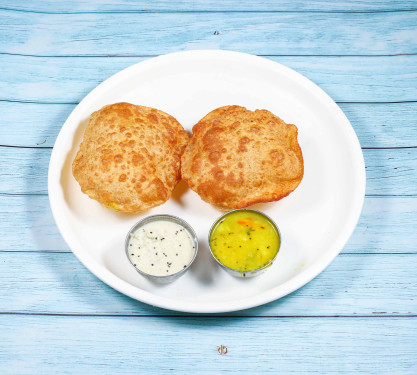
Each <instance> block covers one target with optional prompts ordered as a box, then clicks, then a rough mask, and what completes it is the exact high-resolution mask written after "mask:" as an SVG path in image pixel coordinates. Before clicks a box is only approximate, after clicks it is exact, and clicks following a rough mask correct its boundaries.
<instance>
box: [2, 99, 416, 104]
mask: <svg viewBox="0 0 417 375" xmlns="http://www.w3.org/2000/svg"><path fill="white" fill-rule="evenodd" d="M0 102H5V103H22V104H25V103H28V104H59V105H63V104H73V105H77V104H79V103H80V102H50V101H42V100H24V99H4V98H3V99H1V98H0ZM336 103H337V104H408V103H417V99H416V100H414V99H413V100H399V101H387V102H375V101H369V102H363V101H361V102H359V101H358V102H355V101H343V100H338V101H336Z"/></svg>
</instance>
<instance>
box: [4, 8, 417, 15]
mask: <svg viewBox="0 0 417 375" xmlns="http://www.w3.org/2000/svg"><path fill="white" fill-rule="evenodd" d="M0 11H6V12H21V13H36V14H50V15H62V14H142V13H143V14H149V13H154V14H178V13H185V14H186V13H194V14H197V13H293V14H295V13H316V14H317V13H318V14H320V13H323V14H329V13H331V14H369V13H375V14H378V13H402V12H416V11H417V9H415V8H411V9H410V8H404V9H386V10H383V9H381V10H371V9H369V10H328V11H323V10H235V9H233V10H232V9H231V10H192V9H190V10H185V9H178V10H158V9H154V10H150V9H141V10H119V11H117V10H108V11H78V12H71V11H61V12H51V11H42V10H32V9H18V8H7V7H0Z"/></svg>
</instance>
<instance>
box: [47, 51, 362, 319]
mask: <svg viewBox="0 0 417 375" xmlns="http://www.w3.org/2000/svg"><path fill="white" fill-rule="evenodd" d="M121 101H127V102H131V103H134V104H140V105H145V106H150V107H155V108H158V109H161V110H163V111H165V112H167V113H169V114H171V115H173V116H174V117H175V118H176V119H177V120H178V121H179V122H180V123H181V124H182V125H183V126H184V127H185V128H186V130H188V131H191V128H192V126H193V125H194V124H195V123H196V122H197V121H198V120H199V119H200V118H202V117H203V116H204V115H206V114H207V113H208V112H210V111H211V110H213V109H215V108H217V107H220V106H224V105H230V104H237V105H241V106H245V107H247V108H249V109H252V110H254V109H268V110H270V111H271V112H273V113H274V114H276V115H277V116H279V117H281V118H282V119H283V120H284V121H286V122H287V123H294V124H296V125H297V127H298V130H299V143H300V145H301V148H302V151H303V155H304V163H305V175H304V178H303V181H302V182H301V184H300V186H299V187H298V188H297V189H296V190H295V191H294V192H293V193H292V194H290V195H289V196H288V197H286V198H284V199H282V200H281V201H279V202H273V203H268V204H263V205H256V206H255V208H256V209H260V210H261V211H263V212H265V213H266V214H267V215H269V216H271V217H272V218H273V219H274V220H275V221H276V223H277V224H278V226H279V228H280V230H281V234H282V247H281V250H280V252H279V254H278V257H277V260H276V262H275V263H274V265H273V266H272V267H271V268H270V269H269V270H268V271H267V272H266V273H264V274H263V275H261V276H259V277H256V278H253V279H238V278H234V277H232V276H230V275H228V274H227V273H226V272H225V271H223V270H222V269H220V267H219V266H217V265H216V263H215V262H214V260H213V259H212V258H211V256H210V253H209V249H208V243H207V232H208V230H209V228H210V226H211V224H212V223H213V222H214V220H216V218H217V217H218V216H219V215H221V212H220V211H218V210H216V209H215V208H213V207H212V206H210V205H209V204H207V203H205V202H203V201H201V199H200V198H199V196H198V195H197V194H196V193H194V192H193V191H191V190H190V189H188V187H187V186H186V185H185V183H184V182H181V183H180V184H179V185H178V186H177V188H176V190H175V192H174V194H173V197H172V198H171V199H170V200H169V201H168V202H167V203H165V204H163V205H162V206H159V207H156V208H154V209H151V210H149V211H147V212H145V213H143V214H141V215H126V214H121V213H117V212H115V211H112V210H109V209H106V208H104V207H103V206H101V205H100V204H99V203H97V202H96V201H94V200H92V199H90V198H88V197H87V196H86V195H84V194H82V193H81V191H80V188H79V186H78V184H77V182H76V181H75V179H74V178H73V176H72V173H71V164H72V161H73V159H74V156H75V154H76V152H77V150H78V145H79V143H80V142H81V139H82V135H83V131H84V129H85V126H86V124H87V121H88V117H89V115H90V114H91V113H92V112H93V111H95V110H98V109H99V108H101V107H102V106H104V105H106V104H110V103H115V102H121ZM48 179H49V181H48V189H49V199H50V204H51V207H52V212H53V215H54V217H55V221H56V223H57V225H58V228H59V230H60V231H61V233H62V236H63V237H64V239H65V241H66V242H67V244H68V246H69V247H70V248H71V250H72V251H73V253H74V254H75V255H76V256H77V257H78V259H79V260H80V261H81V262H82V263H83V264H84V265H85V266H86V267H87V268H88V269H89V270H90V271H91V272H92V273H93V274H95V275H96V276H97V277H98V278H100V279H101V280H102V281H104V282H105V283H106V284H108V285H110V286H111V287H113V288H115V289H117V290H118V291H120V292H122V293H124V294H126V295H128V296H130V297H132V298H135V299H137V300H140V301H143V302H146V303H148V304H151V305H155V306H159V307H163V308H167V309H172V310H178V311H187V312H198V313H212V312H227V311H234V310H240V309H246V308H249V307H253V306H258V305H261V304H264V303H266V302H270V301H273V300H275V299H277V298H280V297H282V296H285V295H286V294H288V293H291V292H292V291H294V290H296V289H298V288H300V287H301V286H303V285H304V284H306V283H307V282H309V281H310V280H311V279H312V278H314V277H315V276H317V275H318V274H319V273H320V272H321V271H323V269H324V268H325V267H326V266H327V265H328V264H329V263H330V262H331V261H332V260H333V259H334V258H335V257H336V256H337V254H338V253H339V252H340V251H341V250H342V248H343V246H344V245H345V243H346V242H347V240H348V239H349V237H350V235H351V233H352V231H353V229H354V228H355V225H356V223H357V221H358V218H359V215H360V211H361V208H362V204H363V200H364V193H365V167H364V161H363V156H362V152H361V148H360V145H359V142H358V139H357V137H356V134H355V132H354V130H353V129H352V127H351V125H350V123H349V121H348V119H347V118H346V117H345V116H344V114H343V112H342V111H341V110H340V108H339V107H338V106H337V105H336V104H335V103H334V102H333V100H332V99H331V98H330V97H329V96H328V95H327V94H326V93H325V92H324V91H323V90H321V89H320V88H319V87H317V86H316V85H315V84H314V83H312V82H311V81H310V80H308V79H307V78H305V77H303V76H302V75H300V74H298V73H296V72H295V71H293V70H291V69H289V68H287V67H285V66H282V65H280V64H277V63H275V62H272V61H270V60H267V59H264V58H260V57H256V56H252V55H247V54H243V53H238V52H229V51H188V52H179V53H173V54H168V55H164V56H160V57H156V58H152V59H149V60H146V61H144V62H141V63H139V64H136V65H133V66H131V67H129V68H127V69H125V70H123V71H121V72H119V73H117V74H115V75H114V76H113V77H111V78H109V79H107V80H106V81H105V82H103V83H102V84H100V85H99V86H98V87H97V88H95V89H94V90H93V91H92V92H91V93H90V94H88V95H87V96H86V97H85V98H84V99H83V100H82V101H81V103H80V104H79V105H78V106H77V107H76V108H75V109H74V111H73V112H72V113H71V115H70V116H69V117H68V119H67V121H66V122H65V124H64V126H63V127H62V129H61V132H60V133H59V135H58V138H57V140H56V142H55V146H54V149H53V152H52V156H51V161H50V165H49V175H48ZM160 213H164V214H173V215H176V216H180V217H181V218H183V219H185V220H186V221H188V222H189V223H191V224H192V226H193V227H194V229H195V231H196V233H197V235H198V238H199V253H198V256H197V258H196V260H195V262H194V264H193V265H192V266H191V268H190V269H189V271H188V272H187V273H186V274H185V275H184V276H183V277H182V278H180V279H179V280H177V281H175V282H174V283H172V284H169V285H165V286H160V285H155V284H153V283H152V282H150V281H148V280H147V279H145V278H143V277H142V276H141V275H140V274H138V273H137V272H136V270H135V269H134V268H133V267H132V266H131V265H130V263H129V261H128V260H127V258H126V255H125V252H124V240H125V235H126V233H127V232H128V230H129V229H130V227H131V226H132V225H133V224H134V223H135V222H137V221H138V220H140V219H141V218H143V217H144V216H148V215H155V214H160ZM104 298H105V296H104Z"/></svg>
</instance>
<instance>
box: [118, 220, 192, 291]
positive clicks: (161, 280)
mask: <svg viewBox="0 0 417 375" xmlns="http://www.w3.org/2000/svg"><path fill="white" fill-rule="evenodd" d="M154 221H170V222H172V223H176V224H179V225H181V226H182V227H183V228H184V229H185V230H186V231H187V232H188V234H189V235H190V237H191V239H192V241H193V244H194V256H193V258H192V259H191V261H190V263H188V264H187V267H185V268H183V269H181V270H180V271H178V272H176V273H174V274H171V275H166V276H155V275H150V274H148V273H146V272H143V271H141V270H140V269H138V268H137V267H135V265H134V264H133V263H132V261H131V259H130V257H129V243H130V240H131V238H132V237H133V235H134V233H135V232H136V230H137V229H139V228H140V227H142V226H144V225H145V224H148V223H151V222H154ZM125 251H126V256H127V259H128V260H129V262H130V264H131V265H132V266H133V267H134V268H135V270H136V271H138V272H139V273H140V274H141V275H143V276H145V277H147V278H148V279H149V280H152V281H155V282H157V283H161V284H167V283H170V282H172V281H174V280H176V279H178V278H179V277H180V276H182V275H183V274H184V273H185V272H187V270H188V268H189V267H190V266H191V264H192V263H193V262H194V259H195V258H196V256H197V252H198V239H197V235H196V234H195V232H194V230H193V228H192V227H191V226H190V225H189V224H188V223H187V222H186V221H185V220H183V219H180V218H179V217H177V216H172V215H153V216H148V217H146V218H145V219H143V220H140V221H139V222H137V223H136V224H135V225H134V226H133V227H132V228H131V229H130V230H129V232H128V233H127V236H126V240H125Z"/></svg>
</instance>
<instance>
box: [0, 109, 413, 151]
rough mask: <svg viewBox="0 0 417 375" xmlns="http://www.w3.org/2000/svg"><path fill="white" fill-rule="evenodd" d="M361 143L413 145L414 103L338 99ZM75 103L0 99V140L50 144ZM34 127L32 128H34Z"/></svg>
mask: <svg viewBox="0 0 417 375" xmlns="http://www.w3.org/2000/svg"><path fill="white" fill-rule="evenodd" d="M340 107H341V108H342V110H343V111H344V112H345V114H346V116H347V117H348V118H349V120H350V122H351V123H352V126H353V128H354V129H355V131H356V134H357V135H358V138H359V141H360V143H361V145H362V147H365V148H369V147H373V148H375V147H411V146H417V135H416V126H415V124H416V122H417V103H388V104H387V103H384V104H372V103H371V104H368V103H341V104H340ZM74 108H75V104H39V103H18V102H14V103H13V102H0V113H1V114H2V119H1V122H2V123H3V124H4V126H3V128H2V134H1V143H2V144H3V145H9V146H24V147H52V146H53V145H54V142H55V138H56V136H57V135H58V133H59V131H60V129H61V127H62V125H63V124H64V122H65V120H66V119H67V117H68V116H69V114H70V113H71V111H72V110H73V109H74ZM35 130H36V131H35Z"/></svg>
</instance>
